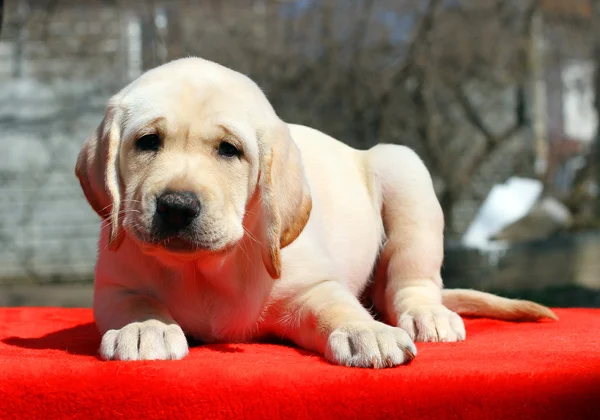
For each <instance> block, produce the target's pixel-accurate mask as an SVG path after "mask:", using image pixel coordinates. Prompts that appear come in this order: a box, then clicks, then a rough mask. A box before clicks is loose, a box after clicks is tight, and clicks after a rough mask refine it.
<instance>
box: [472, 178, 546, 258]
mask: <svg viewBox="0 0 600 420" xmlns="http://www.w3.org/2000/svg"><path fill="white" fill-rule="evenodd" d="M541 193H542V183H541V182H540V181H538V180H535V179H529V178H518V177H512V178H509V179H508V181H507V182H506V183H504V184H499V185H494V186H493V187H492V189H491V190H490V193H489V194H488V196H487V198H486V199H485V201H484V202H483V204H482V206H481V207H480V208H479V211H478V212H477V215H476V216H475V219H473V221H472V222H471V225H470V226H469V228H468V229H467V231H466V233H465V234H464V236H463V238H462V243H463V244H464V245H465V246H467V247H470V248H478V249H481V250H497V249H501V248H504V245H503V244H501V243H497V242H492V241H490V239H489V238H490V237H492V236H493V235H495V234H497V233H498V232H500V231H501V230H502V229H503V228H505V227H506V226H508V225H510V224H511V223H514V222H516V221H517V220H519V219H520V218H521V217H523V216H525V215H526V214H527V213H529V211H530V210H531V209H532V207H533V206H534V205H535V203H536V202H537V200H538V199H539V197H540V194H541Z"/></svg>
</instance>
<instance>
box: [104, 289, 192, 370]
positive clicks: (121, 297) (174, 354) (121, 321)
mask: <svg viewBox="0 0 600 420" xmlns="http://www.w3.org/2000/svg"><path fill="white" fill-rule="evenodd" d="M94 316H95V319H96V324H97V326H98V329H99V330H100V332H101V333H102V334H103V336H102V343H101V344H100V350H99V353H100V357H101V358H102V359H104V360H168V359H182V358H183V357H185V356H186V355H187V354H188V344H187V340H186V337H185V335H184V333H183V331H182V329H181V327H180V326H179V325H177V323H176V322H175V321H174V320H173V318H172V317H171V315H170V314H169V311H168V310H167V308H165V307H164V306H163V305H162V304H161V303H160V302H158V301H157V300H155V299H153V298H151V297H149V296H144V295H139V294H134V293H132V292H129V291H126V290H123V289H117V288H110V289H106V288H104V289H102V290H99V291H96V293H95V296H94Z"/></svg>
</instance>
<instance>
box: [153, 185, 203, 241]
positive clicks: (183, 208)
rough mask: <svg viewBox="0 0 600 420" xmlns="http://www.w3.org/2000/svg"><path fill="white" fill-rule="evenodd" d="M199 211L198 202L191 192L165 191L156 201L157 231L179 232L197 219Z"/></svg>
mask: <svg viewBox="0 0 600 420" xmlns="http://www.w3.org/2000/svg"><path fill="white" fill-rule="evenodd" d="M200 211H201V205H200V200H198V197H197V196H196V194H194V193H193V192H190V191H171V190H167V191H165V192H163V193H162V194H161V195H160V196H159V197H157V199H156V215H157V219H158V222H159V226H158V230H159V231H162V232H163V233H167V232H168V233H177V232H180V231H182V230H184V229H186V228H187V227H189V226H190V225H191V224H192V222H193V221H194V220H195V219H196V218H198V216H199V215H200Z"/></svg>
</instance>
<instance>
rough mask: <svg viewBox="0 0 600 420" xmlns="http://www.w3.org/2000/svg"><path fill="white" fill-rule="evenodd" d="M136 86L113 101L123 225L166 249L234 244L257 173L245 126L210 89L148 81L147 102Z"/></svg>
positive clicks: (253, 144)
mask: <svg viewBox="0 0 600 420" xmlns="http://www.w3.org/2000/svg"><path fill="white" fill-rule="evenodd" d="M143 90H144V94H139V93H138V92H136V91H132V92H130V93H129V94H128V95H127V96H126V97H125V98H124V99H123V100H122V101H121V103H120V106H121V107H122V108H123V109H122V112H124V114H125V115H127V117H126V118H125V119H124V122H123V124H122V127H123V129H122V136H123V137H122V141H121V148H120V152H119V169H120V174H121V182H122V183H123V187H124V188H123V191H124V198H123V203H122V212H123V214H124V218H123V227H124V229H125V230H126V231H127V232H129V233H130V234H131V235H132V236H133V237H135V238H137V239H138V240H139V241H141V242H142V243H144V244H146V245H151V246H159V247H162V248H164V249H166V250H168V251H172V252H192V251H195V250H210V251H219V250H223V249H225V248H227V247H229V246H230V245H232V244H234V243H236V242H237V241H238V240H240V239H241V238H242V237H243V235H244V228H243V221H244V215H245V209H246V203H247V202H248V199H249V196H250V195H251V194H252V192H253V191H254V188H255V186H256V181H257V174H258V160H259V159H258V144H257V139H256V135H255V133H254V132H253V127H252V125H251V124H248V122H246V121H245V119H244V118H243V116H244V113H243V112H241V113H240V112H237V110H236V106H235V104H229V105H228V104H227V103H224V102H226V101H223V100H222V99H221V97H220V96H221V95H226V93H225V92H221V91H220V89H215V88H214V87H211V88H206V89H202V88H198V87H196V88H194V87H193V86H189V85H186V84H183V85H179V86H175V89H174V87H173V86H169V87H166V86H165V88H164V89H162V88H161V86H160V85H159V86H154V87H152V90H153V92H152V105H151V106H150V107H148V104H147V101H148V100H149V98H148V95H147V90H148V88H147V87H146V88H145V89H143Z"/></svg>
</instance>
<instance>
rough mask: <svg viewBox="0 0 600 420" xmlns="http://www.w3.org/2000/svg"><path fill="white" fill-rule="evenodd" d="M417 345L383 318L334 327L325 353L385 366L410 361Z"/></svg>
mask: <svg viewBox="0 0 600 420" xmlns="http://www.w3.org/2000/svg"><path fill="white" fill-rule="evenodd" d="M416 354H417V349H416V347H415V345H414V343H413V342H412V340H411V339H410V337H409V336H408V334H406V332H405V331H403V330H401V329H400V328H395V327H392V326H389V325H386V324H383V323H381V322H377V321H369V322H352V323H348V324H346V325H343V326H342V327H340V328H337V329H336V330H334V331H333V332H332V333H331V335H330V336H329V339H328V341H327V347H326V350H325V357H326V358H327V359H328V360H329V361H330V362H332V363H336V364H339V365H344V366H355V367H364V368H385V367H392V366H397V365H401V364H403V363H408V362H410V361H411V360H412V359H414V357H415V355H416Z"/></svg>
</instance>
